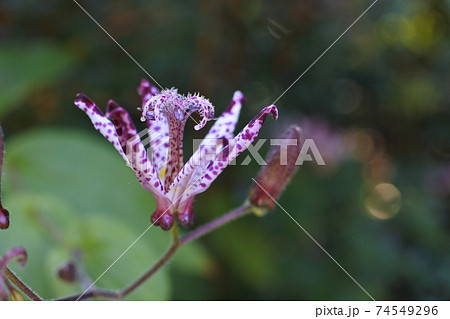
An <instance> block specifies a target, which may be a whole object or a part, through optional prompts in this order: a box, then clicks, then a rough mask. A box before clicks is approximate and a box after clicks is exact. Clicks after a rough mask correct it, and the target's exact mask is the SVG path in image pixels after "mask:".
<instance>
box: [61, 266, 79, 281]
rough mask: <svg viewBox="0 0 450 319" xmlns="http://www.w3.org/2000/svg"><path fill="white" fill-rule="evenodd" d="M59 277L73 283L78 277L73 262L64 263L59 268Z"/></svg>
mask: <svg viewBox="0 0 450 319" xmlns="http://www.w3.org/2000/svg"><path fill="white" fill-rule="evenodd" d="M58 277H59V278H60V279H62V280H64V281H65V282H69V283H72V282H74V281H75V280H76V279H77V269H76V266H75V264H74V263H73V262H71V261H69V262H66V263H64V264H62V265H61V266H60V267H59V269H58Z"/></svg>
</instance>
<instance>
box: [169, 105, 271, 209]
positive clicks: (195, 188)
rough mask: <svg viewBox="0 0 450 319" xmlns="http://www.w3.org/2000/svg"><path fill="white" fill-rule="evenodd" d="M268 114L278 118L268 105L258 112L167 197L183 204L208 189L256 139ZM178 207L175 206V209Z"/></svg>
mask: <svg viewBox="0 0 450 319" xmlns="http://www.w3.org/2000/svg"><path fill="white" fill-rule="evenodd" d="M270 114H272V116H273V118H274V119H277V118H278V110H277V108H276V106H275V105H269V106H267V107H265V108H264V109H263V110H262V111H261V112H259V114H258V115H257V116H256V117H255V118H253V119H252V120H251V121H250V122H249V123H248V124H247V125H246V126H245V127H244V129H243V130H242V131H241V132H240V133H239V134H238V135H237V136H236V137H235V138H234V139H232V140H229V141H228V145H226V146H225V147H223V148H222V150H221V151H220V152H219V153H218V154H217V155H216V156H215V157H214V158H213V159H211V160H207V161H202V162H201V164H200V165H198V167H196V169H195V170H194V172H195V173H194V174H193V173H191V174H185V175H184V176H182V177H180V178H179V179H177V181H178V183H176V187H174V188H173V189H174V190H173V191H172V188H171V189H170V192H171V193H172V192H173V195H172V194H169V196H170V195H172V196H173V197H172V200H176V199H177V198H180V197H181V199H180V200H179V202H177V203H183V202H185V201H187V200H189V199H190V198H191V197H193V196H194V195H196V194H199V193H201V192H204V191H205V190H206V189H208V187H209V186H210V185H211V183H212V182H213V181H214V180H215V179H216V178H217V177H218V176H219V174H220V173H221V172H222V171H223V170H224V169H225V167H227V165H228V164H229V163H230V162H231V161H233V160H234V159H235V158H236V157H237V156H238V155H239V154H241V153H242V152H243V151H245V150H246V149H247V147H248V146H249V145H250V144H251V143H252V142H253V141H254V140H255V139H256V137H257V136H258V133H259V130H260V129H261V127H262V124H263V123H264V121H265V119H266V118H267V116H268V115H270ZM186 171H187V169H186ZM181 172H183V170H182V171H181ZM179 205H180V204H177V207H178V206H179Z"/></svg>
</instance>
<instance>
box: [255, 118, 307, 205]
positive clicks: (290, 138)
mask: <svg viewBox="0 0 450 319" xmlns="http://www.w3.org/2000/svg"><path fill="white" fill-rule="evenodd" d="M272 145H274V146H272V148H271V150H270V151H269V154H268V155H267V158H266V163H267V165H265V166H263V167H262V169H261V170H260V172H259V174H258V176H257V177H256V183H255V185H254V186H253V188H252V189H251V190H250V203H252V204H253V205H254V206H256V207H265V208H268V209H269V210H272V209H273V208H274V206H275V200H276V199H277V198H278V197H279V196H280V194H281V192H282V191H283V190H284V188H285V187H286V185H287V183H288V182H289V180H290V179H291V177H292V175H293V174H294V173H295V171H296V169H297V166H296V165H295V163H296V161H297V158H298V156H299V154H300V150H301V148H302V141H301V130H300V127H298V126H291V127H290V128H289V129H288V130H287V131H286V132H285V133H284V135H283V136H282V138H281V139H277V140H272Z"/></svg>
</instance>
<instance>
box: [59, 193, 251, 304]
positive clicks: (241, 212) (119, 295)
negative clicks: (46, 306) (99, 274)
mask: <svg viewBox="0 0 450 319" xmlns="http://www.w3.org/2000/svg"><path fill="white" fill-rule="evenodd" d="M251 208H252V205H251V204H249V203H248V202H246V203H245V204H244V205H242V206H240V207H238V208H237V209H235V210H233V211H231V212H229V213H227V214H225V215H223V216H221V217H219V218H218V219H216V220H213V221H212V222H210V223H208V224H206V225H204V226H202V227H200V228H198V229H196V230H194V231H193V232H192V233H190V234H188V235H186V236H184V237H181V238H180V237H179V235H178V225H177V223H175V224H174V226H173V227H172V244H171V245H170V247H169V249H168V250H167V251H166V252H165V253H164V254H163V255H162V256H161V257H160V258H159V259H158V261H157V262H156V263H155V264H153V265H152V266H151V267H150V269H148V270H147V271H146V272H144V273H143V274H142V275H141V276H139V277H138V278H137V279H136V280H135V281H134V282H132V283H131V284H129V285H128V286H126V287H125V288H123V289H122V290H119V291H111V290H104V289H94V290H91V291H89V292H87V293H86V294H83V295H81V294H78V295H73V296H68V297H63V298H57V299H54V300H58V301H74V300H87V299H91V298H96V297H103V298H107V299H123V298H125V297H126V296H127V295H129V294H130V293H131V292H133V291H134V290H135V289H137V288H138V287H139V286H140V285H142V284H143V283H144V282H145V281H146V280H147V279H149V278H150V277H151V276H153V275H154V274H155V273H156V272H157V271H158V270H159V269H161V268H162V267H163V266H164V265H165V264H167V262H168V261H169V260H170V259H171V258H172V256H173V255H174V254H175V252H176V251H177V250H178V249H179V248H180V247H181V246H183V245H184V244H186V243H188V242H190V241H192V240H194V239H197V238H199V237H201V236H203V235H205V234H207V233H209V232H211V231H213V230H215V229H217V228H219V227H220V226H223V225H225V224H227V223H229V222H230V221H233V220H235V219H237V218H239V217H242V216H245V215H247V214H248V213H250V212H251V211H252V210H251Z"/></svg>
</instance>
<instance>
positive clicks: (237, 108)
mask: <svg viewBox="0 0 450 319" xmlns="http://www.w3.org/2000/svg"><path fill="white" fill-rule="evenodd" d="M244 100H245V97H244V94H242V92H240V91H236V92H234V95H233V99H232V100H231V103H230V105H229V106H228V107H227V109H226V110H225V112H223V113H222V115H221V116H220V117H219V118H218V119H217V121H216V122H215V123H214V125H213V126H212V127H211V129H210V130H209V132H208V134H207V135H206V136H205V140H208V139H216V138H222V137H227V138H232V137H233V132H234V129H235V127H236V123H237V121H238V119H239V114H240V112H241V108H242V104H243V102H244Z"/></svg>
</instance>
